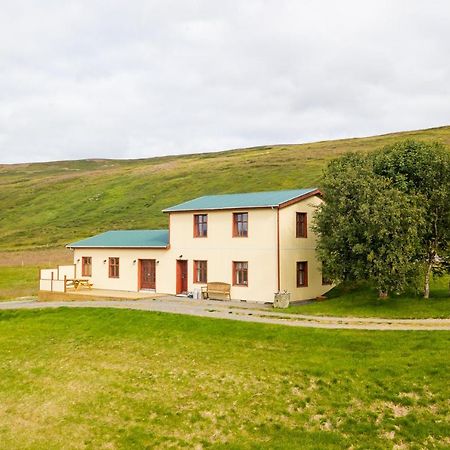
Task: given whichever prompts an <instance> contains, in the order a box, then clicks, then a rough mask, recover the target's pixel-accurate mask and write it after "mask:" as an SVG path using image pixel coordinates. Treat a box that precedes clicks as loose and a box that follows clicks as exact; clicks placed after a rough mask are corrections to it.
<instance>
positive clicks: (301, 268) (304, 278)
mask: <svg viewBox="0 0 450 450" xmlns="http://www.w3.org/2000/svg"><path fill="white" fill-rule="evenodd" d="M306 286H308V263H307V262H306V261H297V287H306Z"/></svg>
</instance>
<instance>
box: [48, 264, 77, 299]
mask: <svg viewBox="0 0 450 450" xmlns="http://www.w3.org/2000/svg"><path fill="white" fill-rule="evenodd" d="M74 278H76V266H75V264H71V265H67V266H58V267H57V268H56V269H41V271H40V275H39V290H41V291H49V292H66V290H67V280H70V279H74Z"/></svg>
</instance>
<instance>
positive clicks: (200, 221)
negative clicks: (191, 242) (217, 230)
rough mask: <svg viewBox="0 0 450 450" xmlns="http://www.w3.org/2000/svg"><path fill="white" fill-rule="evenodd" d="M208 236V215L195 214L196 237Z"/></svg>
mask: <svg viewBox="0 0 450 450" xmlns="http://www.w3.org/2000/svg"><path fill="white" fill-rule="evenodd" d="M207 236H208V214H194V237H207Z"/></svg>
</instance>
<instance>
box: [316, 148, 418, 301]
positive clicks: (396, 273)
mask: <svg viewBox="0 0 450 450" xmlns="http://www.w3.org/2000/svg"><path fill="white" fill-rule="evenodd" d="M322 184H323V193H324V203H323V204H322V205H321V206H320V207H319V208H318V211H317V214H316V217H315V225H314V227H315V231H316V232H317V233H318V235H319V238H320V239H319V242H318V253H319V256H320V258H321V259H322V260H323V261H325V262H326V264H325V265H324V267H325V268H324V275H325V276H326V277H329V278H331V279H334V280H339V281H356V280H369V281H372V282H373V283H374V284H375V285H376V286H377V288H378V291H379V294H380V296H381V297H386V296H387V295H388V293H390V292H393V291H395V292H397V291H402V290H404V289H405V288H406V287H407V286H408V285H410V283H411V282H413V281H414V280H415V279H416V278H417V271H418V260H419V255H420V229H421V228H422V227H423V223H422V219H421V218H422V217H423V210H422V207H421V205H420V204H419V202H418V199H417V198H416V197H414V196H410V195H408V194H406V193H404V192H403V191H402V190H400V189H398V188H396V187H395V186H393V185H392V183H391V181H390V180H389V179H388V178H385V177H383V176H379V175H376V174H375V173H374V170H373V166H372V163H371V160H370V158H368V157H366V156H361V155H357V154H347V155H345V156H343V157H341V158H339V159H336V160H334V161H332V162H331V163H330V164H329V165H328V168H327V170H326V173H325V175H324V179H323V183H322Z"/></svg>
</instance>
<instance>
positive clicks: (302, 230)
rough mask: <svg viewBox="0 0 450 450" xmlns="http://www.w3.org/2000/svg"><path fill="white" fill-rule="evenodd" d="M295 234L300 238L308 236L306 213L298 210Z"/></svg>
mask: <svg viewBox="0 0 450 450" xmlns="http://www.w3.org/2000/svg"><path fill="white" fill-rule="evenodd" d="M295 225H296V226H295V235H296V237H298V238H305V237H308V224H307V221H306V213H304V212H298V213H297V215H296V224H295Z"/></svg>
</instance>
